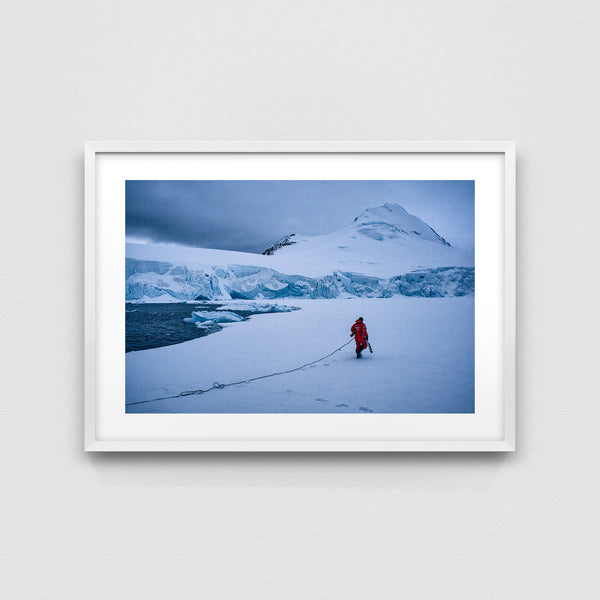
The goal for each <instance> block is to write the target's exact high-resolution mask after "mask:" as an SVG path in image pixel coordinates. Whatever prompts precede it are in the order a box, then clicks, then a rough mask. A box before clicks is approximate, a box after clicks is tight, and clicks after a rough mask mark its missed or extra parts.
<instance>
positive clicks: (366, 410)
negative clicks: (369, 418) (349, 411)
mask: <svg viewBox="0 0 600 600" xmlns="http://www.w3.org/2000/svg"><path fill="white" fill-rule="evenodd" d="M358 410H362V411H363V412H370V413H372V412H373V411H372V410H371V409H370V408H367V407H366V406H361V407H360V408H359V409H358Z"/></svg>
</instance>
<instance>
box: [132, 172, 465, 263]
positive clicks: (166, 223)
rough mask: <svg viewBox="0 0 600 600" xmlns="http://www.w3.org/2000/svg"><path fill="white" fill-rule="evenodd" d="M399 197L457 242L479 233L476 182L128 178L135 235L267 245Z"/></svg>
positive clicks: (330, 226)
mask: <svg viewBox="0 0 600 600" xmlns="http://www.w3.org/2000/svg"><path fill="white" fill-rule="evenodd" d="M386 202H395V203H398V204H400V205H401V206H403V207H404V208H405V209H406V210H407V211H408V212H409V213H412V214H414V215H416V216H417V217H419V218H421V219H423V220H424V221H425V222H426V223H427V224H429V225H430V226H431V227H433V228H434V229H435V230H436V231H437V232H438V233H439V234H440V235H441V236H442V237H444V238H445V239H446V240H448V241H449V242H450V243H451V244H453V245H458V246H466V245H469V246H472V245H473V243H474V242H473V240H474V182H473V181H127V182H126V201H125V206H126V233H127V241H129V242H145V243H161V244H166V243H168V244H180V245H183V246H197V247H201V248H218V249H221V250H240V251H243V252H262V251H263V250H264V249H265V248H267V247H268V246H270V245H271V244H272V243H273V242H275V241H277V240H279V239H280V238H282V237H283V236H284V235H287V234H289V233H297V234H308V235H316V234H321V233H329V232H331V231H335V230H336V229H339V228H340V227H343V226H344V225H347V224H349V223H351V222H352V221H353V219H354V217H356V216H357V215H358V214H359V213H360V212H361V211H363V210H364V209H365V208H369V207H373V206H380V205H381V204H385V203H386Z"/></svg>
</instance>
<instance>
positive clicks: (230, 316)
mask: <svg viewBox="0 0 600 600" xmlns="http://www.w3.org/2000/svg"><path fill="white" fill-rule="evenodd" d="M183 320H184V321H185V322H186V323H195V324H196V326H198V327H204V326H206V325H212V324H213V323H237V322H238V321H243V320H244V317H240V315H236V314H235V313H233V312H228V311H219V312H217V311H216V310H215V311H211V310H202V311H195V312H193V313H192V316H191V317H188V318H186V319H183Z"/></svg>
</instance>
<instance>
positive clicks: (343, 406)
mask: <svg viewBox="0 0 600 600" xmlns="http://www.w3.org/2000/svg"><path fill="white" fill-rule="evenodd" d="M335 407H336V408H348V405H347V404H336V405H335Z"/></svg>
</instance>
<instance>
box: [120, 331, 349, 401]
mask: <svg viewBox="0 0 600 600" xmlns="http://www.w3.org/2000/svg"><path fill="white" fill-rule="evenodd" d="M352 341H353V340H352V338H350V340H348V341H347V342H346V343H345V344H342V345H341V346H340V347H339V348H336V349H335V350H334V351H333V352H330V353H329V354H326V355H325V356H322V357H321V358H318V359H317V360H313V361H312V362H309V363H305V364H303V365H301V366H300V367H296V368H295V369H289V370H287V371H276V372H274V373H269V374H268V375H259V376H258V377H251V378H250V379H243V380H242V381H234V382H232V383H220V382H219V381H215V382H214V383H213V384H212V387H209V388H208V389H207V390H189V391H185V392H179V394H175V396H165V397H164V398H152V400H139V401H138V402H127V403H126V404H125V406H133V405H134V404H146V403H147V402H158V401H159V400H171V399H173V398H182V397H184V396H200V395H201V394H207V393H208V392H210V391H212V390H222V389H223V388H226V387H230V386H232V385H241V384H242V383H251V382H253V381H258V380H259V379H267V378H268V377H275V376H276V375H286V374H287V373H293V372H294V371H300V369H304V368H305V367H310V366H312V365H314V364H316V363H318V362H321V361H322V360H325V359H326V358H329V357H330V356H332V355H334V354H335V353H336V352H339V351H340V350H341V349H342V348H344V347H346V346H347V345H348V344H350V343H351V342H352Z"/></svg>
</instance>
